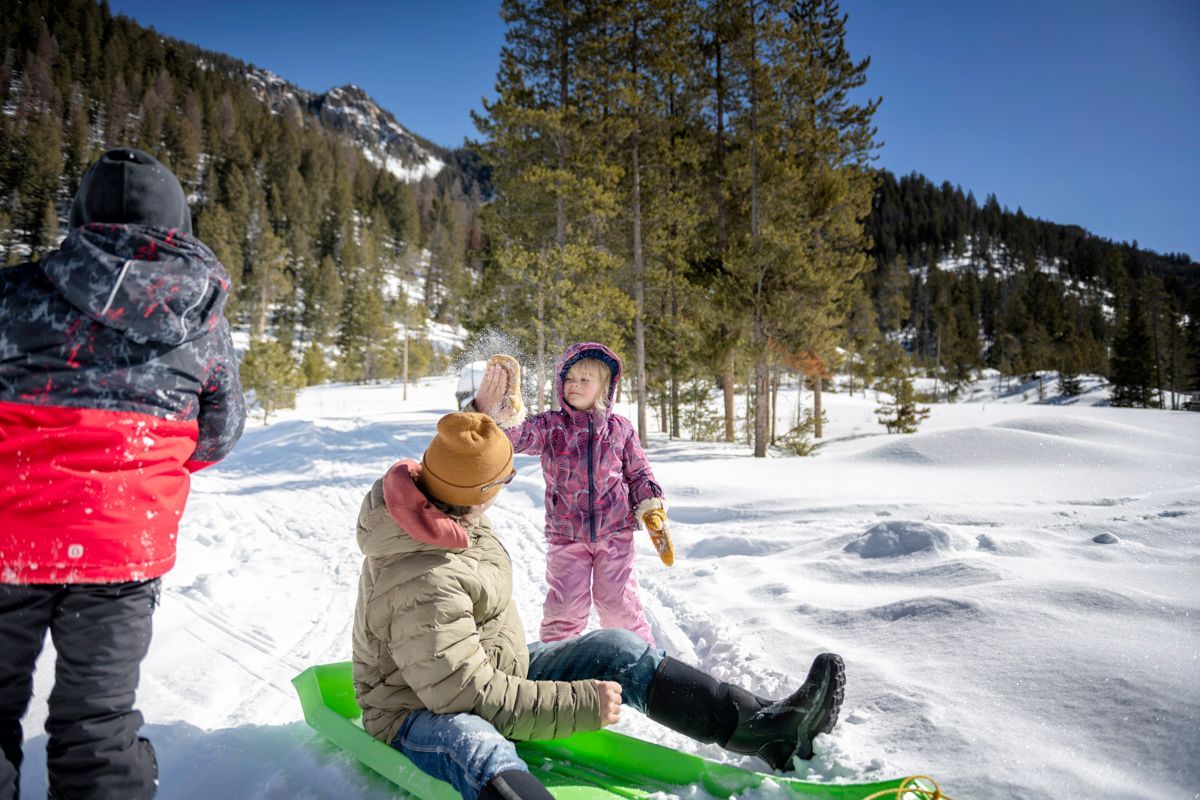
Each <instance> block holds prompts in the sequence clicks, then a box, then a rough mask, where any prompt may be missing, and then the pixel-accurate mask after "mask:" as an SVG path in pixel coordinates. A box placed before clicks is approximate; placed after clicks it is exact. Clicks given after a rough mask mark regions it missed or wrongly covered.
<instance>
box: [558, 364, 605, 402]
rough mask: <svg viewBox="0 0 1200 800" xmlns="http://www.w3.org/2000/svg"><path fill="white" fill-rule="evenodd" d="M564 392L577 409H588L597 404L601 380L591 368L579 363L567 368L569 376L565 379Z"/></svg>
mask: <svg viewBox="0 0 1200 800" xmlns="http://www.w3.org/2000/svg"><path fill="white" fill-rule="evenodd" d="M563 394H565V395H566V396H567V402H568V403H570V405H571V408H573V409H575V410H576V411H587V410H588V409H589V408H591V407H592V406H594V405H596V396H597V395H598V394H600V381H599V380H597V376H596V375H595V374H593V373H592V371H591V370H589V369H587V368H586V367H581V366H579V365H578V364H575V365H574V366H572V367H571V368H570V369H569V370H567V378H566V380H565V381H563Z"/></svg>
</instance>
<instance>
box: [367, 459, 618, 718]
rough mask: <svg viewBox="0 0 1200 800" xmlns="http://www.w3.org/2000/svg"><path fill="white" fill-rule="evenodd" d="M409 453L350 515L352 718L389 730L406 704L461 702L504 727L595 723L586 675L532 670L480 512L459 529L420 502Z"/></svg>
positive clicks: (458, 706) (445, 708)
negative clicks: (354, 586) (532, 674)
mask: <svg viewBox="0 0 1200 800" xmlns="http://www.w3.org/2000/svg"><path fill="white" fill-rule="evenodd" d="M419 474H420V465H419V464H417V462H415V461H401V462H399V463H397V464H395V465H394V466H393V467H392V468H391V469H390V470H389V471H388V473H387V475H385V476H384V477H383V478H381V479H379V480H378V481H376V482H375V484H374V485H373V486H372V487H371V491H370V492H368V493H367V496H366V497H365V498H364V499H363V503H362V509H361V510H360V512H359V516H358V545H359V549H360V550H362V552H363V554H364V556H365V559H364V560H363V566H362V575H361V578H360V581H359V593H358V602H357V605H356V607H355V612H354V642H353V644H354V646H353V653H354V691H355V697H356V698H357V700H358V704H359V706H360V707H361V708H362V709H363V727H364V728H365V729H366V730H367V732H368V733H370V734H371V735H372V736H374V737H376V738H377V739H380V740H381V741H385V742H390V741H391V740H392V739H393V738H395V735H396V732H397V731H398V730H399V728H400V725H401V723H403V721H404V718H405V717H406V716H407V715H408V714H409V712H411V711H414V710H416V709H421V708H425V709H429V710H430V711H433V712H434V713H438V714H451V713H458V712H466V713H472V714H475V715H477V716H479V717H482V718H483V719H486V720H487V721H488V722H491V723H492V724H493V725H494V726H495V727H496V729H497V730H498V731H500V733H501V734H503V735H504V736H506V737H508V738H510V739H518V740H520V739H555V738H560V737H564V736H569V735H570V734H572V733H574V732H576V731H588V730H598V729H599V727H600V700H599V695H598V694H597V692H596V687H595V683H594V682H593V681H571V682H566V681H531V680H528V679H527V675H528V673H529V652H528V650H527V648H526V646H525V638H524V637H525V631H524V626H523V625H522V624H521V618H520V616H519V615H518V613H517V605H516V602H515V601H514V600H513V597H512V564H511V562H510V561H509V558H508V554H507V553H506V552H505V550H504V548H503V547H502V546H501V544H500V542H499V540H498V539H497V538H496V537H495V535H494V534H493V533H492V530H491V526H490V524H489V523H488V521H487V518H486V517H484V518H482V519H481V520H480V521H479V522H478V523H477V524H474V525H472V526H470V527H469V528H468V529H466V530H463V529H462V528H460V527H459V525H458V524H457V523H455V522H454V521H453V520H451V519H450V518H449V517H447V516H446V515H444V514H442V513H441V512H440V511H438V510H437V509H435V508H434V507H433V506H432V505H430V504H429V503H428V501H427V500H426V499H425V497H424V495H422V494H421V492H420V489H418V488H417V486H416V479H417V477H418V476H419Z"/></svg>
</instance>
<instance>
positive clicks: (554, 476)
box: [476, 342, 664, 645]
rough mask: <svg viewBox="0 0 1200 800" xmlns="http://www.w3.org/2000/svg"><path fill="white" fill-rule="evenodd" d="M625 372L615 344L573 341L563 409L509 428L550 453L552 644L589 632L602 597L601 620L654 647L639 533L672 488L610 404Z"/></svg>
mask: <svg viewBox="0 0 1200 800" xmlns="http://www.w3.org/2000/svg"><path fill="white" fill-rule="evenodd" d="M620 378H621V360H620V359H619V358H617V356H616V354H615V353H613V352H612V351H611V350H609V349H608V348H607V347H605V346H604V345H602V344H596V343H595V342H583V343H580V344H576V345H573V346H571V347H569V348H568V349H567V351H566V352H565V353H563V355H562V358H560V359H559V361H558V364H557V365H556V368H555V373H554V385H555V391H556V392H557V394H558V399H559V402H560V403H561V404H562V408H561V409H560V410H558V411H547V412H545V413H543V414H539V415H537V416H535V417H531V418H529V419H527V420H525V421H524V422H523V423H521V424H519V425H516V426H515V427H512V428H509V429H508V430H507V431H506V433H507V434H508V438H509V440H510V441H511V442H512V444H513V449H514V450H515V451H516V452H518V453H526V454H529V455H540V456H541V457H542V474H543V475H544V477H545V479H546V541H547V549H546V582H547V584H549V591H548V592H547V594H546V601H545V603H544V604H543V605H542V626H541V634H540V636H541V640H542V641H544V642H554V641H559V640H561V639H570V638H572V637H574V636H578V635H580V634H581V633H583V631H584V628H586V627H587V619H588V612H589V611H590V610H591V606H592V603H593V602H595V604H596V611H597V612H598V613H599V616H600V624H601V625H602V626H604V627H605V628H624V629H626V630H629V631H632V632H633V633H636V634H637V635H638V636H640V637H642V638H643V639H645V640H646V642H647V643H649V644H650V645H654V637H653V636H652V635H651V633H650V626H649V625H648V624H647V622H646V615H645V613H644V612H643V610H642V601H641V598H640V597H639V596H638V585H637V579H636V578H635V577H634V574H633V556H634V546H633V532H634V531H635V530H637V529H638V528H639V527H640V522H639V520H641V519H642V518H643V516H644V515H645V514H646V513H647V512H649V511H652V510H655V509H658V510H660V513H661V510H662V509H663V508H664V506H663V500H662V496H663V493H662V489H661V488H660V487H659V485H658V484H657V483H656V482H655V481H654V474H653V473H652V472H651V471H650V463H649V462H648V461H647V460H646V456H645V454H644V453H643V452H642V446H641V443H640V442H639V441H638V436H637V432H636V431H634V429H633V424H632V423H631V422H630V421H629V420H627V419H625V417H622V416H620V415H619V414H615V413H613V412H612V411H611V410H610V409H611V406H612V402H613V398H614V396H615V394H616V388H617V381H619V380H620ZM487 382H488V378H487V377H486V376H485V378H484V384H483V385H481V388H480V393H479V395H478V398H477V400H476V404H477V405H476V407H477V408H478V405H479V403H481V402H483V399H484V396H485V392H484V387H485V386H487V385H488V383H487ZM480 410H484V409H480Z"/></svg>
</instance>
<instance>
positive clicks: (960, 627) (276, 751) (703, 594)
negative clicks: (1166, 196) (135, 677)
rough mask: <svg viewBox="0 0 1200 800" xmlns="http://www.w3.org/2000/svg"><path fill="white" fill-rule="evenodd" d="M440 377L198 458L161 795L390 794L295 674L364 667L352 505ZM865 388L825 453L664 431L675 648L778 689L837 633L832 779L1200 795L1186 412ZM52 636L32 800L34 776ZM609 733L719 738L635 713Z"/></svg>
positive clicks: (520, 516) (517, 523) (312, 398)
mask: <svg viewBox="0 0 1200 800" xmlns="http://www.w3.org/2000/svg"><path fill="white" fill-rule="evenodd" d="M453 391H454V381H453V380H450V379H439V380H432V381H426V382H423V383H422V384H421V385H419V386H417V387H415V388H414V387H410V390H409V400H408V401H407V402H404V401H402V400H401V389H400V387H399V386H391V385H385V386H367V387H362V386H354V387H323V388H319V389H314V390H309V391H306V392H304V393H303V394H302V396H301V398H300V403H299V407H298V408H297V409H296V410H295V411H289V412H285V413H283V414H280V415H279V416H277V417H276V418H275V419H274V420H272V422H271V424H270V425H269V426H268V427H261V426H259V427H252V428H250V429H249V430H247V432H246V435H245V437H244V438H243V440H242V442H241V444H240V445H239V447H238V448H237V450H236V451H235V452H234V454H233V455H232V456H231V457H230V458H229V459H228V460H227V461H225V462H224V463H222V464H221V465H219V466H217V467H215V468H212V469H209V470H207V471H205V472H203V473H200V474H199V475H198V476H197V477H196V479H195V481H194V484H193V492H192V497H191V501H190V503H189V505H188V509H187V512H186V514H185V518H184V525H183V528H182V530H181V535H180V548H179V562H178V566H177V567H176V568H175V569H174V570H173V571H172V572H171V573H170V574H169V575H168V576H167V577H166V579H165V581H164V591H163V597H162V606H161V608H160V609H159V611H158V613H157V615H156V617H155V638H154V643H153V646H152V647H151V651H150V655H149V657H148V659H147V661H146V663H145V665H144V668H143V671H142V680H141V689H140V692H139V706H140V708H141V709H142V710H143V712H144V713H145V716H146V721H147V725H146V732H147V734H148V735H149V736H150V737H151V738H152V739H153V741H154V743H155V746H156V748H157V750H158V757H159V763H160V769H161V787H160V791H159V797H160V798H163V799H164V800H183V799H185V798H186V799H188V800H191V799H193V798H194V799H195V800H201V799H202V798H203V800H208V799H209V798H213V797H227V798H347V797H355V798H390V797H395V796H396V795H397V793H396V791H395V790H394V787H392V786H391V785H390V784H388V783H387V782H385V781H383V780H382V779H381V778H378V777H376V776H374V775H373V774H370V773H368V772H366V771H364V770H362V769H360V768H358V767H357V766H356V765H355V764H354V763H353V762H351V761H350V760H349V759H348V758H347V757H346V756H344V755H343V754H341V753H339V752H337V751H336V750H335V749H334V748H332V746H330V745H328V744H327V743H326V742H324V740H322V739H321V738H320V737H319V736H318V735H317V734H315V733H314V732H312V731H311V730H310V729H309V728H307V727H306V726H305V725H304V723H303V722H302V721H301V716H300V707H299V704H298V702H297V700H296V698H295V695H294V693H293V691H292V687H291V684H290V683H289V681H290V679H291V677H292V676H293V675H295V674H296V673H297V672H299V671H300V670H302V669H303V668H304V667H306V666H308V665H310V664H314V663H320V662H327V661H338V660H344V659H346V658H348V657H349V652H350V627H351V619H352V611H353V606H354V599H355V593H356V587H357V580H358V572H359V566H360V562H361V556H360V554H359V553H358V551H357V549H356V546H355V541H354V520H355V517H356V515H357V512H358V508H359V504H360V502H361V499H362V496H363V494H364V492H365V491H366V490H367V488H368V487H369V486H370V484H371V483H372V481H374V480H375V479H376V478H377V477H378V476H379V475H381V474H382V473H383V471H384V470H385V469H386V468H387V467H388V466H389V465H390V464H391V463H393V462H394V461H395V460H397V459H399V458H404V457H409V458H419V457H420V454H421V452H422V450H423V448H424V446H425V444H426V443H427V442H428V440H429V438H430V436H431V434H432V431H433V429H434V424H435V422H436V420H437V419H438V417H439V416H440V415H441V414H443V413H445V412H447V411H450V410H452V408H453V402H454V401H453ZM787 402H790V401H788V400H787V398H786V397H785V398H784V400H782V401H781V403H780V413H781V414H783V413H784V407H785V405H786V403H787ZM874 405H875V404H874V402H873V400H869V399H863V398H861V397H859V398H849V397H846V396H845V395H827V396H826V408H827V410H828V414H829V416H830V419H831V423H830V425H829V428H828V439H829V442H828V444H827V445H826V446H825V448H824V449H823V451H822V452H821V454H820V455H819V456H817V457H814V458H787V459H782V458H772V459H766V460H755V459H752V458H750V457H748V450H747V448H746V447H745V446H740V445H739V446H732V445H713V444H693V443H689V442H680V441H669V440H668V439H667V438H666V437H665V436H662V435H659V434H655V435H654V436H652V438H651V442H650V445H649V447H648V448H647V452H648V454H649V457H650V460H651V463H652V465H653V466H654V469H655V471H656V474H657V477H658V479H659V481H660V483H661V484H662V485H663V487H664V490H665V491H666V493H667V497H668V502H669V505H670V516H671V519H672V522H673V528H672V532H673V535H674V538H675V543H676V552H677V562H676V566H675V567H673V568H670V569H668V568H666V567H664V566H662V565H661V564H660V563H659V562H658V560H657V558H656V557H655V556H654V554H653V552H652V551H651V549H650V545H649V539H648V537H646V535H645V534H644V533H639V534H638V536H639V543H638V546H639V562H638V570H639V575H640V578H641V583H642V591H643V596H644V598H645V602H646V605H647V609H648V613H649V615H650V616H651V621H652V626H653V628H654V632H655V635H656V637H657V638H658V639H659V643H660V645H662V646H665V647H666V648H667V649H668V651H670V652H671V654H672V655H675V656H677V657H680V658H683V659H686V660H689V661H691V662H693V663H697V664H699V665H700V666H702V667H703V668H705V669H707V670H709V671H710V672H712V673H713V674H714V675H716V676H718V677H720V678H722V679H726V680H731V681H735V682H738V683H740V684H741V685H743V686H745V687H747V688H749V689H752V690H754V691H757V692H758V693H759V694H763V695H778V694H782V693H785V692H788V691H790V689H791V688H792V687H793V686H794V685H795V684H796V682H797V681H799V680H800V679H801V678H802V677H803V675H804V672H805V670H806V669H807V667H808V664H809V661H810V660H811V658H812V657H813V656H814V655H815V654H816V653H818V652H820V651H823V650H831V651H835V652H838V653H841V654H842V655H843V656H844V658H845V660H846V664H847V671H848V686H847V693H846V704H845V707H844V708H843V712H842V722H841V724H840V725H839V726H838V728H837V730H836V731H835V732H834V734H833V735H832V736H829V737H823V738H822V739H820V740H819V741H818V755H817V757H816V758H815V759H814V760H813V761H812V762H811V763H810V764H809V765H808V767H807V769H808V770H809V771H810V772H811V775H812V776H813V777H815V778H818V779H822V780H833V781H836V780H872V779H876V778H883V777H893V776H898V775H905V774H913V773H923V774H929V775H933V776H935V777H936V778H937V779H938V780H939V781H940V782H941V784H942V786H943V788H944V790H945V791H946V792H948V793H949V794H950V795H952V796H954V797H956V798H960V799H962V800H965V799H967V798H973V799H974V800H981V799H982V798H1016V797H1047V798H1050V797H1053V798H1068V797H1069V798H1084V797H1087V798H1155V800H1159V799H1161V798H1192V797H1195V796H1197V795H1196V792H1197V789H1198V787H1200V762H1198V761H1197V759H1196V755H1197V753H1200V590H1198V589H1197V587H1198V586H1200V414H1189V413H1168V412H1159V411H1132V410H1121V409H1110V408H1105V407H1092V406H1079V405H1076V406H1069V407H1061V406H1053V405H1034V404H1020V403H1018V404H1007V405H1006V404H1002V403H998V402H992V403H987V404H981V403H970V404H961V405H938V406H935V407H934V412H933V415H932V417H931V418H930V419H929V421H928V422H927V423H926V424H925V425H924V426H923V427H922V429H921V432H920V433H918V434H915V435H912V436H899V435H891V436H889V435H885V434H884V432H883V428H882V427H880V426H879V425H878V424H877V423H876V422H875V420H874V417H873V414H872V410H873V408H874ZM618 410H621V411H622V413H626V414H627V415H629V414H630V411H631V409H629V408H628V407H619V409H618ZM517 464H518V468H519V471H520V474H519V476H518V478H517V479H516V480H515V481H514V482H513V483H512V484H511V486H510V487H509V489H508V490H507V491H506V492H505V493H503V494H502V495H501V499H500V502H499V503H498V504H497V506H496V507H495V508H494V510H493V511H491V512H490V514H489V516H490V517H491V519H492V521H493V523H494V525H495V526H496V528H497V530H498V532H499V533H500V535H501V537H502V538H503V540H504V542H505V545H506V547H507V548H508V550H509V553H510V554H511V556H512V559H513V566H514V574H515V591H516V595H517V598H518V600H519V603H520V609H521V614H522V616H523V618H524V621H525V626H526V632H527V633H528V634H529V636H530V637H531V638H533V637H534V636H535V635H536V630H537V625H538V622H539V620H540V604H541V598H542V592H543V587H544V585H545V584H544V580H543V557H544V545H543V542H542V536H541V529H542V511H543V507H542V491H543V483H542V479H541V475H540V469H539V467H538V464H537V462H536V461H535V460H534V459H531V458H527V457H521V458H519V459H518V462H517ZM1096 537H1100V538H1101V539H1102V540H1104V539H1108V540H1110V543H1108V544H1103V543H1100V542H1097V541H1095V539H1096ZM51 655H52V648H51V647H50V646H49V644H48V645H47V652H46V654H44V655H43V659H42V660H41V662H40V663H39V669H38V674H37V680H36V688H37V694H36V696H35V699H34V703H33V705H32V707H31V709H30V712H29V714H28V715H27V717H26V720H25V723H26V724H25V729H26V735H27V737H29V738H28V741H27V742H26V753H27V756H26V765H25V769H24V776H23V777H24V787H23V789H24V791H23V797H25V798H39V797H44V796H45V793H46V775H45V753H44V748H45V743H46V739H45V735H44V734H43V733H42V731H41V727H42V724H43V722H44V719H45V713H46V705H45V703H46V697H47V694H48V691H49V685H50V684H49V681H50V678H51V676H52V672H53V671H52V669H51V668H50V666H49V664H50V662H49V661H48V660H47V658H48V657H50V656H51ZM618 730H621V731H624V732H626V733H630V734H633V735H637V736H642V737H645V738H650V739H654V740H657V741H660V742H663V743H666V744H669V745H673V746H676V747H679V748H681V749H685V750H689V751H693V752H699V753H702V754H704V755H707V756H716V757H722V758H725V757H726V756H725V755H724V754H723V753H722V751H720V750H719V749H718V748H716V747H714V746H699V745H696V744H695V743H693V742H691V741H690V740H688V739H686V738H684V737H681V736H678V735H675V734H673V733H671V732H669V731H665V730H664V729H662V728H660V727H659V726H657V725H655V724H654V723H651V722H649V721H648V720H646V719H645V718H644V717H642V716H640V715H638V714H636V713H634V712H630V711H627V712H626V714H625V715H624V716H623V719H622V723H621V725H620V726H619V728H618ZM730 760H733V761H734V762H735V763H744V764H746V765H753V764H755V763H756V762H755V761H754V760H753V759H744V760H737V759H730ZM700 794H701V793H699V792H698V790H689V791H688V793H687V796H689V797H695V796H698V795H700ZM770 794H771V790H770V789H769V788H768V789H762V790H759V791H757V792H756V793H755V795H756V797H767V796H769V795H770Z"/></svg>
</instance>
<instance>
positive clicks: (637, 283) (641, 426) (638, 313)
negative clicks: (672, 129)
mask: <svg viewBox="0 0 1200 800" xmlns="http://www.w3.org/2000/svg"><path fill="white" fill-rule="evenodd" d="M630 149H631V151H632V153H631V156H630V157H631V159H632V162H633V164H632V168H633V302H634V306H635V311H634V316H633V336H634V341H635V343H636V349H637V386H638V393H637V423H638V439H639V440H641V443H642V445H643V446H645V444H646V322H645V306H646V274H645V265H644V264H643V262H642V206H641V186H640V179H641V175H640V171H639V166H638V134H637V128H636V126H635V127H634V131H633V141H632V144H631V148H630Z"/></svg>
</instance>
